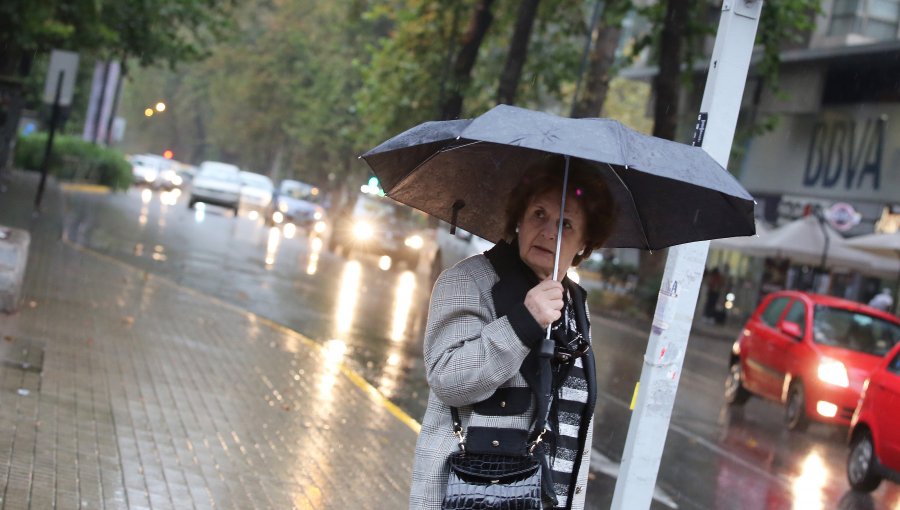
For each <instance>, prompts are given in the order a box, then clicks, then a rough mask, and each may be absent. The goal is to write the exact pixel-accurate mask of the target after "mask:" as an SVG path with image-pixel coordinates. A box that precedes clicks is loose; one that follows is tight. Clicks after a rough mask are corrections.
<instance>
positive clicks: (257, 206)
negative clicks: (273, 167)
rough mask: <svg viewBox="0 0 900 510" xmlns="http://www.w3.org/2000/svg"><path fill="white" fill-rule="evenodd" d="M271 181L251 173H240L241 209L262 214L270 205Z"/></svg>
mask: <svg viewBox="0 0 900 510" xmlns="http://www.w3.org/2000/svg"><path fill="white" fill-rule="evenodd" d="M274 191H275V185H274V184H272V179H269V178H268V177H266V176H265V175H262V174H257V173H253V172H241V209H244V210H245V211H257V212H260V213H264V212H265V211H267V210H268V209H269V207H270V206H271V205H272V193H273V192H274Z"/></svg>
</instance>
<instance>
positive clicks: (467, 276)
mask: <svg viewBox="0 0 900 510" xmlns="http://www.w3.org/2000/svg"><path fill="white" fill-rule="evenodd" d="M498 280H499V277H498V274H497V272H496V271H495V270H494V268H493V266H492V265H491V263H490V261H489V260H488V258H487V257H485V256H484V255H476V256H474V257H470V258H468V259H465V260H463V261H461V262H460V263H459V264H457V265H456V266H454V267H452V268H450V269H448V270H446V271H444V272H443V273H442V274H441V275H440V277H439V278H438V280H437V282H436V283H435V286H434V290H433V292H432V296H431V305H430V308H429V312H428V323H427V326H426V330H425V347H424V355H425V370H426V375H427V379H428V384H429V386H430V387H431V391H430V392H429V396H428V407H427V410H426V411H425V417H424V418H423V420H422V430H421V432H420V434H419V438H418V441H417V443H416V453H415V459H414V462H413V474H412V488H411V492H410V498H409V507H410V509H411V510H413V509H414V510H422V509H426V510H439V509H440V508H441V501H442V500H443V497H444V491H445V488H446V485H447V478H448V475H449V465H448V463H447V458H448V457H449V455H450V454H451V453H452V452H454V451H457V450H458V449H459V446H458V440H457V437H456V436H455V435H454V433H453V424H452V419H451V414H450V406H454V407H458V408H459V412H460V416H461V418H462V422H463V427H464V428H465V429H468V427H471V426H481V427H497V428H519V429H528V428H529V427H530V426H531V423H532V417H533V414H534V401H533V399H532V401H531V403H530V405H528V409H527V411H526V412H524V413H522V414H518V415H512V416H491V415H484V414H480V413H478V412H475V411H474V410H473V407H472V406H473V404H476V403H479V402H482V401H484V400H486V399H488V398H489V397H491V396H492V395H493V394H494V393H495V392H496V391H497V390H498V388H506V387H518V388H523V387H527V382H526V380H525V378H523V376H522V374H521V373H520V372H519V368H520V366H521V365H522V362H523V361H524V360H525V358H526V356H528V354H529V352H530V351H531V349H530V348H529V347H526V346H525V344H523V342H522V341H520V340H519V338H518V336H517V335H516V332H515V331H514V329H513V327H512V325H511V324H510V322H509V319H508V317H506V316H504V317H501V318H499V319H498V318H497V312H496V310H495V304H494V300H493V296H492V288H493V287H494V285H495V284H496V283H497V282H498ZM587 337H588V339H590V335H589V334H588V335H587ZM585 362H586V363H590V364H591V375H593V363H594V361H593V357H592V356H591V357H590V358H589V359H588V358H586V359H585ZM592 379H593V377H592ZM590 382H591V384H593V383H594V382H593V381H590ZM591 407H592V406H591ZM582 426H584V425H582ZM592 431H593V413H592V412H591V418H590V420H589V423H588V424H587V431H586V434H587V435H586V437H585V441H584V442H583V443H582V445H581V448H582V450H583V453H582V455H581V463H580V464H579V466H580V467H579V469H578V477H577V482H576V486H575V490H574V491H572V495H571V498H570V499H569V501H570V505H571V506H570V507H569V508H572V509H575V510H580V509H582V508H584V498H585V487H586V483H587V476H588V467H589V463H590V457H591V452H590V450H591V444H592V443H591V439H592Z"/></svg>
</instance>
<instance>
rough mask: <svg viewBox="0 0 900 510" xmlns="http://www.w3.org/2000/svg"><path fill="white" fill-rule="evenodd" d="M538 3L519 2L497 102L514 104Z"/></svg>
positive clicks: (534, 0) (534, 1) (523, 0)
mask: <svg viewBox="0 0 900 510" xmlns="http://www.w3.org/2000/svg"><path fill="white" fill-rule="evenodd" d="M539 3H540V0H522V3H521V4H519V14H518V17H517V18H516V28H515V30H514V31H513V36H512V40H511V41H510V43H509V54H507V56H506V64H505V65H504V66H503V73H502V74H501V75H500V86H499V88H498V89H497V103H501V104H515V102H516V89H518V88H519V81H520V80H521V78H522V68H523V67H524V66H525V60H526V59H527V58H528V42H529V41H530V40H531V29H532V27H534V19H535V17H536V16H537V9H538V4H539Z"/></svg>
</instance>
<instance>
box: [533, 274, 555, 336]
mask: <svg viewBox="0 0 900 510" xmlns="http://www.w3.org/2000/svg"><path fill="white" fill-rule="evenodd" d="M562 307H563V286H562V284H561V283H560V282H558V281H556V280H551V279H547V280H544V281H542V282H541V283H539V284H537V285H535V286H534V287H532V289H531V290H529V291H528V294H526V295H525V308H527V309H528V311H529V312H530V313H531V316H532V317H534V320H536V321H537V323H538V324H540V325H541V327H542V328H546V327H547V326H549V325H550V324H553V322H554V321H556V320H557V319H559V317H560V315H561V314H562Z"/></svg>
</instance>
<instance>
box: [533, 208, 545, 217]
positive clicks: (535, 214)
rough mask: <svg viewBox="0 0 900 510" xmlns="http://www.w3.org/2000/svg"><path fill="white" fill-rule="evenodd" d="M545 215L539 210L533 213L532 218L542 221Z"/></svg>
mask: <svg viewBox="0 0 900 510" xmlns="http://www.w3.org/2000/svg"><path fill="white" fill-rule="evenodd" d="M546 215H547V213H545V212H544V211H543V210H541V209H538V210H536V211H534V217H535V218H540V219H544V216H546Z"/></svg>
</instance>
